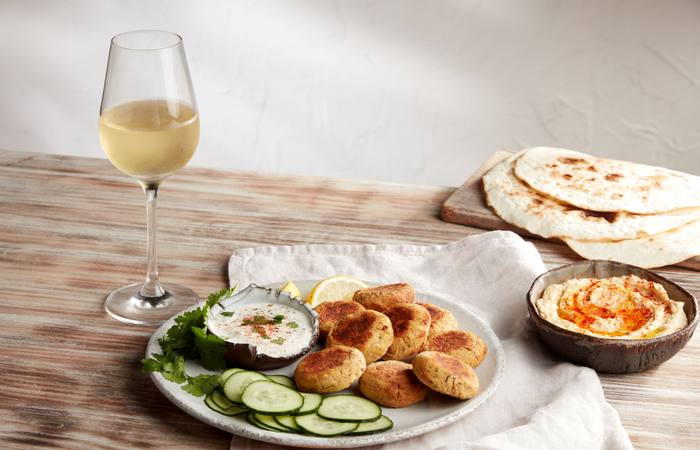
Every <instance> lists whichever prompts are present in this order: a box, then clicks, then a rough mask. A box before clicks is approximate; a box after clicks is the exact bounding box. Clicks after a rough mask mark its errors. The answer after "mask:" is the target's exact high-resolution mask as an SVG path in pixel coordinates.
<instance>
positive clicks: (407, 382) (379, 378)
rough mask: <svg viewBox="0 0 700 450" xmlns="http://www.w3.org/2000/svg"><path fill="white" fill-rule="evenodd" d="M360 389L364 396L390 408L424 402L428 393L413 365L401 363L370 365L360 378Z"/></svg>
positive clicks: (383, 362) (385, 362)
mask: <svg viewBox="0 0 700 450" xmlns="http://www.w3.org/2000/svg"><path fill="white" fill-rule="evenodd" d="M359 387H360V392H362V395H364V396H365V397H367V398H368V399H370V400H372V401H373V402H375V403H379V404H380V405H382V406H387V407H389V408H404V407H406V406H410V405H412V404H414V403H418V402H420V401H423V399H425V395H426V393H427V391H428V390H427V389H426V388H425V385H424V384H423V383H421V382H420V381H419V380H418V378H417V377H416V375H415V374H414V373H413V370H412V367H411V365H410V364H407V363H405V362H401V361H379V362H376V363H374V364H370V365H369V366H367V370H365V373H363V374H362V377H360V383H359Z"/></svg>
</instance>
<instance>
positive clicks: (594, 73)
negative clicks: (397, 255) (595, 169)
mask: <svg viewBox="0 0 700 450" xmlns="http://www.w3.org/2000/svg"><path fill="white" fill-rule="evenodd" d="M143 28H146V29H152V28H156V29H166V30H171V31H176V32H178V33H180V34H181V35H182V36H183V37H184V39H185V47H186V50H187V53H188V57H189V61H190V68H191V71H192V76H193V80H194V83H195V90H196V94H197V97H198V102H199V107H200V113H201V117H202V138H201V141H200V146H199V149H198V151H197V154H196V156H195V158H194V160H193V162H192V163H191V164H192V165H199V166H209V167H221V168H233V169H245V170H258V171H264V172H285V173H298V174H310V175H328V176H335V177H347V178H368V179H379V180H389V181H401V182H409V183H433V184H449V185H457V184H460V183H461V182H462V181H463V180H464V179H465V178H466V177H467V176H468V175H469V174H470V172H471V171H473V170H475V169H476V168H477V167H478V166H479V165H480V164H481V163H482V162H483V161H484V160H485V158H486V157H487V156H488V155H489V154H490V153H491V152H493V151H495V150H498V149H504V148H505V149H517V148H520V147H524V146H531V145H555V146H564V147H570V148H574V149H579V150H583V151H587V152H591V153H594V154H600V155H608V156H613V157H619V158H625V159H630V160H635V161H640V162H647V163H653V164H661V165H666V166H669V167H672V168H677V169H682V170H686V171H690V172H693V173H696V174H700V2H699V1H694V0H674V1H640V0H619V1H607V0H599V1H554V0H484V1H478V0H461V1H460V0H454V1H448V0H430V1H400V0H391V1H389V0H385V1H380V0H374V1H352V0H347V1H345V0H339V1H328V0H296V1H252V0H251V1H223V0H222V1H144V0H130V1H124V0H120V1H116V0H115V1H99V2H98V1H50V0H44V1H27V0H25V1H22V0H16V1H8V0H0V89H1V91H0V148H7V149H16V150H27V151H44V152H51V153H68V154H75V155H87V156H100V157H102V156H103V154H102V151H101V149H100V147H99V143H98V139H97V130H96V124H97V114H98V108H99V100H100V95H101V88H102V80H103V76H104V69H105V64H106V59H107V50H108V46H109V39H110V37H111V36H112V35H114V34H116V33H118V32H121V31H126V30H131V29H143Z"/></svg>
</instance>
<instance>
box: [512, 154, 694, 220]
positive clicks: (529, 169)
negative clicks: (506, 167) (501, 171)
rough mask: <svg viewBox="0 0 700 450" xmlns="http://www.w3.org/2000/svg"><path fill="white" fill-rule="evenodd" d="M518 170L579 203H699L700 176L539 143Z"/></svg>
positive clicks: (541, 187)
mask: <svg viewBox="0 0 700 450" xmlns="http://www.w3.org/2000/svg"><path fill="white" fill-rule="evenodd" d="M514 170H515V176H517V177H518V178H520V179H521V180H523V181H524V182H525V183H527V185H529V186H530V187H531V188H533V189H534V190H536V191H539V192H541V193H543V194H546V195H548V196H550V197H554V198H556V199H557V200H559V201H561V202H564V203H568V204H570V205H574V206H577V207H579V208H581V209H589V210H592V211H609V212H617V211H627V212H631V213H637V214H652V213H659V212H664V211H671V210H674V209H680V208H689V207H698V206H700V177H697V176H693V175H688V174H686V173H682V172H676V171H675V170H669V169H664V168H661V167H653V166H646V165H643V164H635V163H631V162H627V161H616V160H613V159H605V158H596V157H594V156H591V155H586V154H585V153H579V152H574V151H572V150H564V149H560V148H550V147H535V148H531V149H529V150H527V151H526V152H525V153H524V154H523V155H522V156H521V157H520V158H518V160H517V161H516V162H515V168H514Z"/></svg>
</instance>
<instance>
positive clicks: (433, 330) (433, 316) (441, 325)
mask: <svg viewBox="0 0 700 450" xmlns="http://www.w3.org/2000/svg"><path fill="white" fill-rule="evenodd" d="M417 304H418V305H421V306H422V307H423V308H425V309H427V310H428V312H429V313H430V331H429V332H428V339H430V338H431V337H432V336H434V335H436V334H440V333H442V332H445V331H450V330H456V329H457V327H458V326H459V324H458V323H457V319H455V316H454V315H453V314H452V313H451V312H450V311H448V310H446V309H444V308H440V307H439V306H436V305H433V304H432V303H417Z"/></svg>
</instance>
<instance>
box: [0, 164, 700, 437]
mask: <svg viewBox="0 0 700 450" xmlns="http://www.w3.org/2000/svg"><path fill="white" fill-rule="evenodd" d="M452 191H453V188H448V187H434V186H413V185H399V184H388V183H375V182H358V181H341V180H333V179H327V178H312V177H297V176H278V175H260V174H252V173H241V172H225V171H216V170H207V169H185V170H183V171H182V173H179V174H177V175H176V176H174V177H172V179H170V180H168V181H167V182H166V183H165V185H164V187H163V190H162V192H161V195H160V205H159V244H160V247H159V248H160V260H161V266H160V268H161V274H162V278H163V279H164V280H165V281H167V280H173V281H177V282H181V283H183V284H185V285H188V286H190V287H192V288H193V289H195V290H196V291H197V292H198V293H199V294H200V295H206V294H207V293H209V292H210V291H213V290H216V289H219V288H220V287H223V286H224V285H225V284H226V282H227V280H226V262H227V258H228V257H229V255H230V254H231V252H232V251H233V250H234V249H235V248H237V247H241V246H252V245H258V244H301V243H312V242H320V243H323V242H344V243H385V242H412V243H421V244H432V243H445V242H449V241H454V240H457V239H459V238H461V237H463V236H465V235H468V234H473V233H479V232H482V230H478V229H474V228H467V227H463V226H459V225H452V224H448V223H445V222H442V221H440V220H439V218H438V214H439V210H440V205H441V203H442V202H443V201H444V199H445V198H446V197H447V196H449V194H450V193H451V192H452ZM0 192H1V194H0V349H1V350H0V374H1V375H0V376H1V377H2V383H0V392H2V394H1V396H0V415H1V417H2V420H0V448H14V447H37V446H53V447H61V448H65V447H69V448H76V447H83V448H95V447H98V446H99V447H120V448H123V447H137V448H147V447H156V448H194V447H198V448H217V449H226V448H228V445H229V439H230V437H229V435H227V434H226V433H224V432H222V431H219V430H217V429H214V428H212V427H209V426H207V425H204V424H203V423H200V422H198V421H196V420H192V419H191V418H190V417H189V416H188V415H186V414H185V413H183V412H181V411H180V410H179V409H177V408H176V407H174V406H172V405H171V404H170V403H169V402H168V401H167V400H166V399H165V398H164V397H163V396H162V395H161V394H160V393H159V392H158V391H157V390H156V388H155V387H154V386H153V385H152V383H151V382H150V380H149V378H148V376H146V375H143V374H141V373H140V371H139V368H140V364H139V360H140V359H141V357H142V355H143V352H144V348H145V345H146V342H147V340H148V338H149V336H150V334H151V333H152V332H153V329H152V328H141V327H134V326H129V325H124V324H121V323H119V322H116V321H114V320H111V319H110V318H108V317H107V315H106V314H105V313H104V312H103V310H102V302H103V301H104V298H105V295H106V294H107V293H108V292H109V291H110V290H111V289H113V288H115V287H117V286H121V285H123V284H125V283H127V282H136V281H139V280H141V277H142V275H143V271H144V252H145V250H144V247H145V237H146V234H145V229H144V226H145V219H144V217H145V216H144V203H143V195H142V193H141V192H140V190H139V189H138V187H137V186H136V184H135V183H134V182H133V181H132V180H131V179H129V178H127V177H126V176H124V175H122V174H120V173H119V172H118V171H117V170H116V169H114V168H113V167H112V166H111V165H110V164H109V162H107V161H105V160H102V159H90V158H76V157H67V156H56V155H43V154H34V153H21V152H12V151H0ZM536 245H537V247H538V248H539V250H540V252H541V253H542V257H543V258H544V260H545V261H546V263H547V264H548V265H549V266H556V265H559V264H562V263H566V262H569V261H572V260H575V259H576V257H575V256H574V254H573V253H571V252H570V251H568V250H566V249H565V248H564V247H562V246H559V245H556V244H551V243H544V242H536ZM659 272H661V273H663V274H665V275H667V276H669V277H670V278H672V279H674V280H676V281H678V282H679V283H681V284H682V285H684V286H685V287H686V288H688V289H690V290H691V291H693V292H694V293H695V294H696V295H698V294H700V273H697V272H690V271H688V270H684V269H677V268H671V269H664V270H659ZM698 374H700V341H699V340H698V337H697V335H696V337H695V338H693V339H692V340H691V342H690V343H689V344H688V346H687V347H686V348H685V349H684V350H683V351H682V352H681V353H680V354H679V355H678V356H676V357H675V358H673V359H672V360H671V361H669V362H667V363H666V364H664V365H663V366H661V367H659V368H657V369H653V370H650V371H648V372H646V373H644V374H637V375H625V376H608V375H606V376H602V380H603V386H604V388H605V394H606V396H607V398H608V399H609V401H610V402H611V403H612V405H613V406H614V407H615V408H616V409H617V410H618V411H619V412H620V416H621V417H622V422H623V423H624V425H625V428H626V429H627V431H628V432H629V434H630V436H631V438H632V441H633V442H634V444H635V446H636V447H637V448H688V449H691V448H700V382H698Z"/></svg>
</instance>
